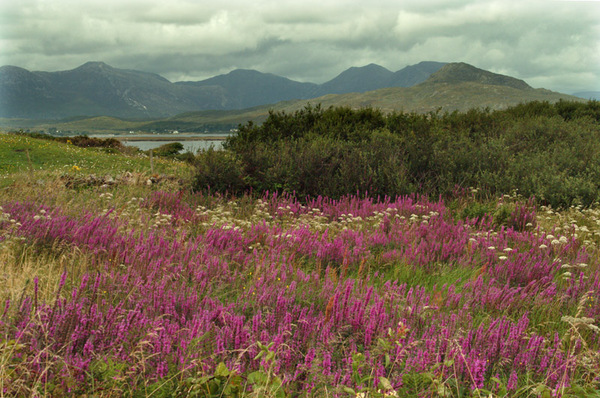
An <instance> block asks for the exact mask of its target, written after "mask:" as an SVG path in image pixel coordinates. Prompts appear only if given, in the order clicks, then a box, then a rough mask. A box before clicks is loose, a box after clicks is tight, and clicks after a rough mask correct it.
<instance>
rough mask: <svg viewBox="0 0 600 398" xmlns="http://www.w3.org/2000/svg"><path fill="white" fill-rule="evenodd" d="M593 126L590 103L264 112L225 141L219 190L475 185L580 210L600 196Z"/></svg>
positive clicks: (444, 190) (441, 190) (321, 191)
mask: <svg viewBox="0 0 600 398" xmlns="http://www.w3.org/2000/svg"><path fill="white" fill-rule="evenodd" d="M598 120H600V106H599V105H598V102H597V101H590V102H588V103H584V102H572V103H571V102H565V101H563V102H559V103H557V104H550V103H547V102H533V103H529V104H522V105H518V106H516V107H513V108H510V109H507V110H502V111H490V110H489V109H484V110H478V109H473V110H470V111H468V112H464V113H459V112H453V113H441V112H430V113H428V114H416V113H398V112H397V113H392V114H389V115H383V114H382V113H381V112H380V111H378V110H373V109H370V108H367V109H359V110H352V109H350V108H347V107H342V108H328V109H325V110H324V109H322V108H321V107H320V106H317V107H310V106H309V107H306V108H305V109H302V110H300V111H297V112H295V113H292V114H286V113H283V112H271V113H270V115H269V117H268V119H267V120H266V121H265V123H264V124H262V125H260V126H259V125H255V124H253V123H247V124H246V125H244V126H240V128H239V133H238V134H236V135H234V136H232V137H230V138H229V139H228V140H227V141H226V143H225V145H224V147H225V148H226V151H228V153H229V155H228V156H230V157H231V159H232V161H234V162H236V163H235V164H236V166H235V170H236V173H234V174H232V175H231V176H230V177H231V178H233V179H234V180H235V181H237V180H239V179H240V178H241V179H242V180H243V181H244V184H241V183H239V181H238V182H235V183H234V182H231V183H225V182H223V184H224V186H227V187H229V188H228V189H231V187H232V186H235V187H242V186H245V188H246V189H252V190H254V191H264V190H270V191H274V190H275V191H286V192H290V193H295V194H296V195H298V196H299V197H304V196H317V195H327V196H331V197H339V196H343V195H346V194H355V193H357V192H359V193H369V194H370V195H389V196H393V195H398V194H407V193H410V192H415V193H420V194H426V195H430V196H437V195H443V196H450V197H451V196H452V193H453V192H454V190H455V189H456V187H457V186H459V187H477V188H479V189H480V192H481V195H484V196H486V195H501V194H505V193H510V192H512V191H513V190H515V189H518V191H519V192H520V193H521V194H522V195H524V196H526V197H531V196H535V197H536V198H537V200H538V201H539V202H541V203H544V204H551V205H552V206H554V207H560V206H569V205H571V204H573V203H577V204H583V205H589V204H591V203H593V202H595V201H597V200H598V199H599V198H600V125H599V123H598ZM210 156H213V155H210ZM217 160H219V161H220V159H217V158H214V157H208V158H204V159H203V160H202V162H205V163H206V164H209V163H211V162H214V161H217ZM207 162H208V163H207ZM211 167H215V168H216V169H218V166H211ZM221 175H222V176H223V177H227V175H226V174H225V173H221ZM228 178H229V177H228ZM216 183H217V180H214V181H213V184H212V185H211V186H215V184H216ZM231 184H233V185H231ZM471 210H473V211H475V213H477V214H465V216H477V217H480V216H481V214H479V213H481V211H483V209H471ZM471 210H468V211H471Z"/></svg>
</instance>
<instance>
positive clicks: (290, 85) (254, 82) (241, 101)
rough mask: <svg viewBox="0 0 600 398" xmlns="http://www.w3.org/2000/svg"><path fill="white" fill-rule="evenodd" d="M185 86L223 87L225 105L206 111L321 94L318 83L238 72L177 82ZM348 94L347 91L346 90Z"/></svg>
mask: <svg viewBox="0 0 600 398" xmlns="http://www.w3.org/2000/svg"><path fill="white" fill-rule="evenodd" d="M175 85H177V86H182V87H219V88H220V89H222V90H223V93H224V98H225V101H226V102H225V103H221V104H218V105H220V106H213V107H212V108H206V109H242V108H249V107H253V106H256V105H264V104H272V103H275V102H279V101H282V100H286V99H292V98H296V99H307V98H311V97H314V96H315V94H316V93H317V92H318V87H319V86H318V85H317V84H314V83H300V82H296V81H293V80H290V79H287V78H285V77H281V76H277V75H274V74H271V73H261V72H258V71H255V70H247V69H236V70H234V71H232V72H230V73H228V74H226V75H219V76H215V77H212V78H210V79H206V80H202V81H198V82H177V83H175ZM344 92H347V91H344Z"/></svg>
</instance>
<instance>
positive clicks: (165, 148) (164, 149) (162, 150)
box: [146, 142, 183, 158]
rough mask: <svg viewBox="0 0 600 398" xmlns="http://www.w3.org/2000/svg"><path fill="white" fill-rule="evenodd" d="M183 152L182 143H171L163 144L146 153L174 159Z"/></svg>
mask: <svg viewBox="0 0 600 398" xmlns="http://www.w3.org/2000/svg"><path fill="white" fill-rule="evenodd" d="M182 150H183V144H182V143H181V142H171V143H168V144H163V145H161V146H159V147H158V148H154V149H150V150H148V151H146V152H150V151H152V153H153V154H154V156H160V157H164V158H174V157H175V156H177V155H178V154H179V152H181V151H182Z"/></svg>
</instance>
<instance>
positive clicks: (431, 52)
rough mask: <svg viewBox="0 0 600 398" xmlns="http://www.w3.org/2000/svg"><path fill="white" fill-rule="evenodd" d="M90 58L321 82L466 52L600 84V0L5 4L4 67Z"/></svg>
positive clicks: (546, 79) (573, 83)
mask: <svg viewBox="0 0 600 398" xmlns="http://www.w3.org/2000/svg"><path fill="white" fill-rule="evenodd" d="M87 61H104V62H106V63H108V64H110V65H112V66H114V67H117V68H127V69H138V70H144V71H149V72H156V73H159V74H160V75H162V76H164V77H166V78H167V79H169V80H171V81H179V80H202V79H205V78H208V77H211V76H215V75H217V74H222V73H227V72H229V71H231V70H233V69H238V68H243V69H256V70H259V71H261V72H270V73H274V74H277V75H281V76H285V77H288V78H291V79H294V80H299V81H310V82H314V83H322V82H325V81H327V80H330V79H332V78H333V77H335V76H336V75H338V74H339V73H340V72H342V71H343V70H345V69H347V68H349V67H351V66H364V65H367V64H369V63H376V64H379V65H382V66H384V67H386V68H388V69H390V70H392V71H396V70H399V69H401V68H403V67H404V66H406V65H411V64H415V63H418V62H420V61H442V62H459V61H462V62H467V63H469V64H472V65H475V66H477V67H479V68H482V69H486V70H490V71H493V72H497V73H502V74H507V75H510V76H514V77H517V78H520V79H524V80H525V81H526V82H527V83H529V84H530V85H532V86H533V87H536V88H537V87H544V88H548V89H551V90H555V91H561V92H566V93H571V92H575V91H584V90H598V91H600V1H555V0H539V1H538V0H535V1H529V0H514V1H513V0H497V1H495V0H481V1H477V0H465V1H459V0H433V1H429V0H406V1H402V0H395V1H391V0H369V1H366V0H362V1H343V0H293V1H291V0H252V1H250V0H237V1H236V0H168V1H166V0H2V1H0V65H15V66H20V67H23V68H26V69H29V70H46V71H57V70H66V69H73V68H75V67H77V66H79V65H81V64H83V63H85V62H87Z"/></svg>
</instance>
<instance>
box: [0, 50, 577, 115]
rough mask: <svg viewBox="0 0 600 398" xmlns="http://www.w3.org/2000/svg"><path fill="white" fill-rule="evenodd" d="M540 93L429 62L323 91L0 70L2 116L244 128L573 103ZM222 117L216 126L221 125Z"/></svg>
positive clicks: (241, 80) (273, 82)
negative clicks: (296, 119)
mask: <svg viewBox="0 0 600 398" xmlns="http://www.w3.org/2000/svg"><path fill="white" fill-rule="evenodd" d="M540 90H542V89H533V88H532V87H531V86H529V85H528V84H527V83H526V82H524V81H523V80H520V79H516V78H513V77H510V76H505V75H501V74H497V73H493V72H489V71H486V70H483V69H479V68H476V67H475V66H472V65H469V64H466V63H463V62H458V63H442V62H433V61H423V62H420V63H418V64H415V65H408V66H406V67H404V68H402V69H400V70H398V71H396V72H392V71H390V70H388V69H386V68H384V67H382V66H380V65H376V64H368V65H365V66H363V67H351V68H349V69H347V70H345V71H343V72H342V73H340V74H339V75H338V76H336V77H335V78H333V79H331V80H329V81H328V82H325V83H323V84H320V85H319V84H315V83H302V82H297V81H294V80H291V79H288V78H285V77H282V76H277V75H274V74H270V73H263V72H259V71H256V70H249V69H236V70H233V71H231V72H229V73H227V74H222V75H218V76H214V77H212V78H209V79H205V80H201V81H196V82H175V83H171V82H170V81H169V80H167V79H165V78H164V77H162V76H160V75H158V74H155V73H150V72H143V71H136V70H130V69H118V68H114V67H112V66H110V65H108V64H106V63H104V62H98V61H92V62H87V63H85V64H83V65H81V66H79V67H77V68H75V69H72V70H68V71H59V72H30V71H27V70H26V69H23V68H20V67H15V66H9V65H5V66H3V67H0V117H4V118H21V119H47V120H52V119H55V120H56V119H64V118H72V117H79V116H85V115H88V116H110V117H117V118H121V119H165V118H167V119H169V120H171V119H172V118H176V117H177V116H176V115H179V114H182V113H186V112H188V113H192V114H193V113H194V112H198V111H206V112H208V114H211V115H214V113H211V112H212V111H215V112H218V111H227V112H226V114H227V116H223V117H225V118H229V119H228V120H230V121H231V120H235V121H238V120H239V118H240V117H242V116H241V115H245V116H248V115H253V114H256V113H257V112H259V113H260V115H263V116H264V115H265V114H266V113H268V112H267V111H266V109H269V108H277V109H293V108H294V107H296V108H297V107H298V106H300V107H301V106H303V105H301V104H306V102H307V100H310V102H312V103H322V104H323V105H325V106H329V105H331V106H339V105H342V106H351V107H364V106H371V107H380V108H382V109H383V110H386V111H397V110H407V111H416V112H427V111H430V110H432V109H436V108H442V109H445V110H465V109H464V108H465V106H469V107H485V106H487V107H490V108H492V109H498V108H502V107H506V106H510V105H514V104H516V103H518V102H526V101H530V100H548V101H551V102H554V101H557V100H559V99H574V98H575V97H571V96H567V95H564V94H561V93H553V92H550V91H547V90H542V91H540ZM546 91H547V92H546ZM282 101H283V102H282ZM249 108H253V109H252V110H249ZM254 108H256V109H254ZM259 110H260V111H259ZM230 111H231V112H230ZM260 115H259V116H258V119H257V120H259V119H260V118H261V117H262V116H260ZM223 117H221V116H219V119H218V120H219V121H220V122H222V121H223ZM253 117H254V116H253ZM208 119H210V118H208ZM208 119H207V117H206V116H203V117H202V120H204V121H206V120H208Z"/></svg>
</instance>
